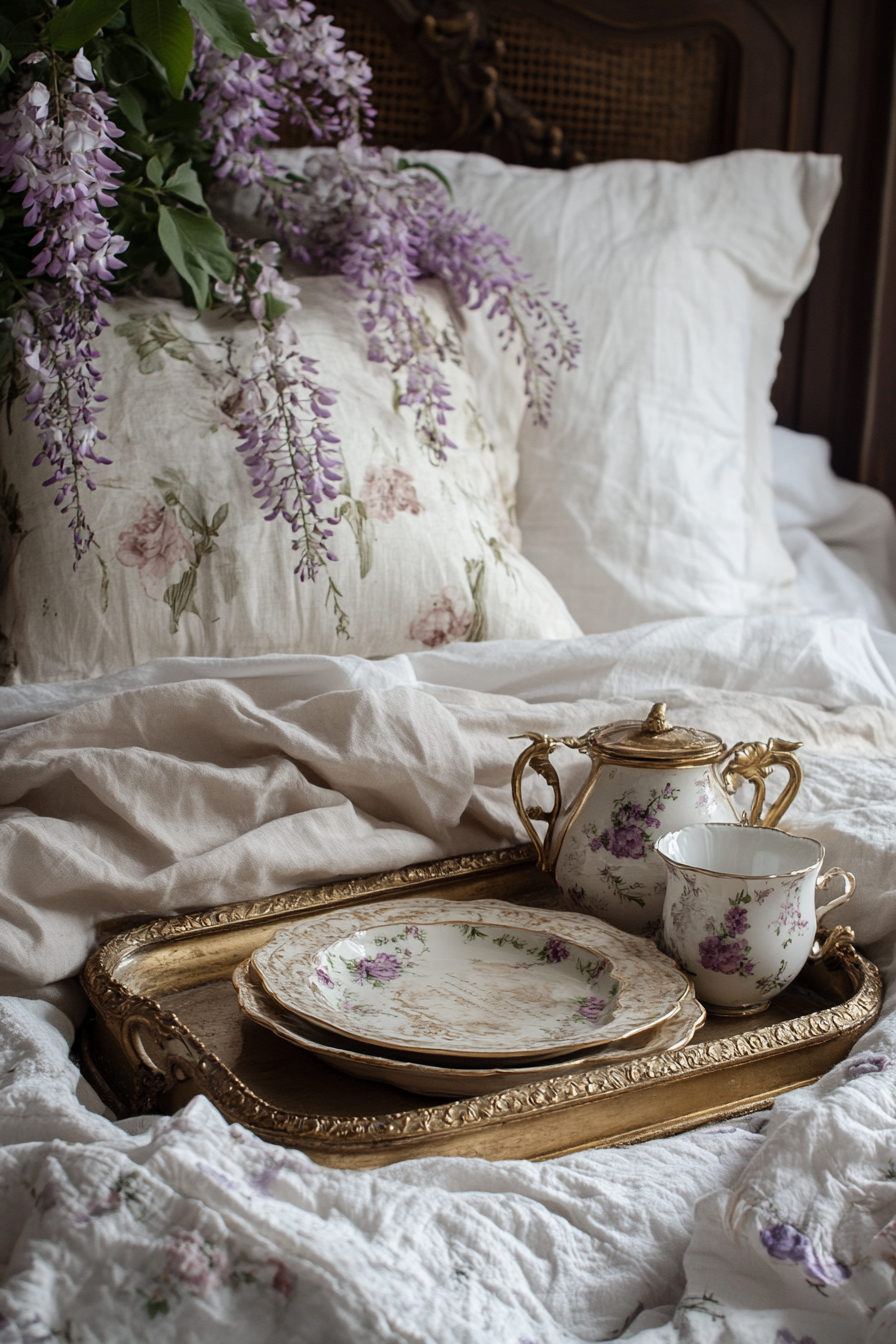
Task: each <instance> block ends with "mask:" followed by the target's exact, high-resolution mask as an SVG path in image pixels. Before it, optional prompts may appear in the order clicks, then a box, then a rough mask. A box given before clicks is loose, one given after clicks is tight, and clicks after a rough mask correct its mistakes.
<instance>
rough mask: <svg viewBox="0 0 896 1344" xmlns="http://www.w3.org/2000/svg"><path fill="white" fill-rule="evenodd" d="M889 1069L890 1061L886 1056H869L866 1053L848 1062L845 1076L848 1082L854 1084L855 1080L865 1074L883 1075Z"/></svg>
mask: <svg viewBox="0 0 896 1344" xmlns="http://www.w3.org/2000/svg"><path fill="white" fill-rule="evenodd" d="M889 1067H890V1061H889V1060H888V1059H887V1056H886V1055H871V1054H868V1053H867V1052H866V1053H864V1054H861V1055H856V1057H855V1059H853V1060H851V1061H850V1064H849V1067H848V1068H847V1070H846V1076H847V1078H848V1079H849V1081H850V1082H854V1081H855V1080H856V1078H861V1077H863V1075H864V1074H866V1073H884V1072H885V1071H886V1070H887V1069H888V1068H889Z"/></svg>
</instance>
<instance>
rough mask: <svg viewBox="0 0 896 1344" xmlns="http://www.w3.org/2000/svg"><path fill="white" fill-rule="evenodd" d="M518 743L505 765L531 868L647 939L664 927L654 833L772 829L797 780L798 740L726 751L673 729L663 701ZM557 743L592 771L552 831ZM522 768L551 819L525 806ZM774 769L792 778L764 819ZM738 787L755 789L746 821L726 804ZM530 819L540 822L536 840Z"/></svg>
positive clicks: (710, 736) (711, 740)
mask: <svg viewBox="0 0 896 1344" xmlns="http://www.w3.org/2000/svg"><path fill="white" fill-rule="evenodd" d="M521 736H523V737H528V738H530V739H531V746H528V747H526V749H525V751H523V753H522V754H521V755H520V757H519V758H518V760H517V762H516V764H515V765H514V767H513V778H512V787H513V801H514V803H515V804H516V809H517V811H518V812H519V814H520V816H521V818H522V821H523V825H524V826H525V828H526V830H527V831H528V833H529V835H530V836H531V837H532V840H533V842H534V844H535V848H536V851H537V853H538V866H539V867H540V868H542V869H544V871H545V872H548V873H553V874H554V876H555V878H556V880H557V884H558V886H559V887H560V889H561V891H562V892H563V893H564V895H565V896H566V898H567V900H569V901H570V903H571V904H572V905H574V906H576V907H577V908H578V909H580V910H586V911H588V912H589V913H590V914H594V915H600V917H601V919H605V920H606V921H607V922H608V923H609V924H614V925H616V927H617V928H620V929H626V930H628V931H629V932H630V933H641V934H646V935H647V936H648V937H655V936H656V935H657V934H658V933H659V932H660V929H661V926H662V910H663V897H664V896H665V892H666V869H665V867H664V865H663V862H662V860H661V858H660V856H659V855H658V854H655V853H654V851H653V847H654V844H655V842H656V841H657V840H658V839H659V838H660V836H661V835H665V834H666V833H667V832H668V831H677V830H680V829H681V827H683V826H690V825H692V824H694V823H695V822H701V821H728V822H730V821H743V822H744V823H746V822H747V821H749V823H750V824H751V825H753V826H774V825H776V823H777V822H778V821H780V819H781V817H782V816H783V815H784V813H785V812H786V811H787V809H788V807H789V806H790V804H791V803H792V802H793V799H794V798H795V797H796V793H797V790H798V789H799V787H800V783H801V781H802V777H803V772H802V768H801V766H800V763H799V761H798V760H797V759H796V757H795V756H794V754H793V753H794V752H795V751H796V750H797V749H798V748H799V747H800V746H801V745H802V744H801V743H800V742H784V741H780V740H779V739H778V738H771V739H770V740H769V741H768V742H765V743H763V742H738V744H737V745H736V746H734V747H731V748H730V749H729V748H728V747H726V746H725V744H724V742H722V740H721V738H718V737H716V736H715V734H714V733H706V732H702V731H701V730H700V729H698V728H676V727H673V726H672V725H671V724H669V723H668V722H667V721H666V706H665V705H664V704H657V705H654V706H653V708H652V709H651V711H650V713H649V714H648V716H647V718H646V719H645V720H644V722H643V723H637V722H633V721H620V722H618V723H611V724H608V725H606V726H605V727H602V728H591V729H589V731H588V732H587V733H585V734H584V736H583V737H556V738H554V737H544V736H543V735H542V734H541V733H523V734H521ZM560 746H564V747H571V748H573V750H575V751H580V752H582V753H583V754H584V755H586V756H589V757H590V758H591V770H590V772H589V775H588V778H587V780H586V781H585V783H584V785H583V787H582V789H581V790H580V792H579V795H578V797H577V798H576V800H575V802H574V803H573V804H572V806H571V807H570V808H569V810H568V812H567V814H566V816H565V817H564V818H563V819H562V821H561V824H560V827H559V830H558V825H557V823H558V820H559V819H560V813H561V811H562V802H561V797H560V780H559V778H558V776H557V771H556V770H555V769H554V766H553V764H552V762H551V760H550V756H551V753H552V752H554V751H556V749H557V748H558V747H560ZM527 765H529V766H531V767H532V769H533V770H534V771H535V772H536V773H537V774H539V775H541V777H542V779H544V780H545V781H546V783H547V784H548V785H549V786H550V788H551V790H552V791H553V794H554V805H553V807H552V808H551V810H550V812H546V811H545V810H544V808H542V807H537V806H533V807H526V806H525V804H524V803H523V799H522V779H523V772H524V771H525V769H526V766H527ZM776 765H782V766H784V768H785V769H786V770H787V772H788V774H789V776H790V778H789V779H788V781H787V783H786V784H785V786H784V788H783V789H782V791H781V793H780V795H779V797H778V798H777V799H776V800H775V802H774V803H773V804H772V806H771V807H770V808H769V810H768V812H767V814H766V816H764V817H763V816H762V815H761V814H762V808H763V805H764V803H765V781H766V779H767V778H768V776H769V775H770V774H771V772H772V770H773V768H774V767H775V766H776ZM742 780H748V781H750V782H751V783H752V784H753V786H754V790H755V791H754V795H753V805H752V808H751V811H750V815H749V817H747V816H746V814H745V813H744V814H742V815H741V816H738V814H737V812H736V810H735V807H734V804H733V803H732V802H731V795H732V794H733V793H734V792H735V791H736V790H737V789H738V787H739V786H740V783H741V781H742ZM534 821H546V822H547V824H548V828H547V831H546V833H545V835H544V837H541V836H540V835H539V834H538V833H537V831H536V830H535V827H534V826H533V824H532V823H533V822H534ZM555 832H557V834H556V835H555Z"/></svg>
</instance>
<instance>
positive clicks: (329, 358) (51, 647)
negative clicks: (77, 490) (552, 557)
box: [0, 277, 580, 682]
mask: <svg viewBox="0 0 896 1344" xmlns="http://www.w3.org/2000/svg"><path fill="white" fill-rule="evenodd" d="M424 288H425V297H426V304H427V311H428V315H429V318H430V321H431V323H432V324H433V330H434V331H436V332H438V333H440V341H441V343H442V344H443V346H444V348H445V349H447V350H448V351H449V358H448V360H447V361H446V365H445V370H446V380H447V382H448V384H449V387H450V393H451V403H452V405H453V408H454V409H453V411H452V412H451V413H450V414H449V417H448V419H449V424H448V432H449V435H450V437H451V439H452V440H453V441H454V443H455V444H456V448H454V449H453V450H450V451H449V454H448V459H447V461H443V462H441V463H435V462H433V461H432V460H431V457H430V456H429V454H428V453H427V450H426V447H425V446H424V445H423V444H421V443H420V442H418V440H417V438H416V436H415V432H414V417H413V413H412V411H411V410H409V409H408V408H406V407H402V406H399V405H397V404H396V402H395V391H394V388H393V384H392V378H391V375H390V373H389V371H388V369H387V368H386V367H385V366H383V365H380V364H374V363H371V362H370V361H369V360H368V359H367V355H366V350H367V337H366V335H365V333H364V331H363V330H362V328H361V326H360V323H359V321H358V318H357V302H356V299H355V298H354V297H353V296H352V295H350V294H349V293H348V292H347V291H346V288H345V285H344V282H343V281H341V280H340V279H338V278H335V277H333V278H331V277H323V278H313V279H306V280H304V281H303V284H302V308H301V311H299V312H297V313H295V314H294V315H293V320H294V323H295V326H296V328H297V330H298V333H299V336H300V338H301V343H302V348H303V351H304V353H305V354H306V355H309V356H312V357H314V358H315V359H317V360H319V362H320V363H319V377H320V381H321V382H322V383H323V384H324V385H326V386H329V387H333V388H337V389H339V398H338V401H337V403H336V405H335V407H334V408H333V418H332V421H331V424H332V427H333V430H334V432H335V433H336V434H337V435H338V437H339V439H340V441H341V451H342V455H343V459H344V465H345V471H344V477H343V481H342V485H341V490H342V493H341V495H340V497H339V499H338V500H337V501H336V502H335V503H334V505H333V513H334V516H336V517H338V519H339V521H338V525H337V526H336V527H335V528H334V534H333V537H332V539H331V541H330V542H329V545H330V546H331V547H332V553H333V555H335V556H336V557H337V558H336V559H335V560H333V561H331V562H328V564H327V565H326V566H325V567H324V568H323V569H322V570H321V571H320V572H319V573H318V575H317V577H316V579H315V581H313V582H312V581H305V582H301V581H300V579H299V577H298V576H297V575H296V574H295V573H294V569H295V563H296V560H295V553H294V551H293V549H292V533H291V530H290V528H289V527H288V526H287V525H285V524H284V523H283V521H282V520H281V519H275V520H273V521H266V520H265V518H264V516H263V514H262V511H261V510H260V508H259V507H258V501H257V500H256V499H255V498H253V486H252V483H251V481H250V479H249V476H248V474H247V472H246V468H245V466H244V464H243V461H242V459H241V457H240V455H239V454H238V453H237V452H236V451H235V450H234V449H235V445H236V443H237V435H236V432H235V429H234V420H233V412H234V410H235V407H236V401H235V399H236V398H238V397H239V396H240V395H241V391H240V373H241V371H242V370H243V369H244V368H245V367H246V366H247V365H248V362H249V360H250V359H251V354H252V349H253V343H254V339H255V334H254V326H253V324H252V323H239V322H236V321H234V320H233V319H232V318H230V317H226V316H221V315H220V314H217V313H213V314H206V315H205V316H203V317H202V318H201V319H197V318H196V316H195V314H193V313H191V312H189V311H188V310H186V309H185V308H183V307H182V306H181V305H180V304H178V303H176V302H174V301H172V300H165V299H146V298H125V299H121V300H120V301H119V302H118V303H117V304H116V305H115V306H114V307H108V308H107V309H106V316H107V317H108V319H109V322H110V325H109V327H108V328H107V329H106V331H105V332H104V333H103V337H102V339H101V341H100V361H101V367H102V370H103V387H102V390H103V392H104V393H105V394H106V396H107V397H108V402H107V403H106V409H105V411H104V413H103V416H102V421H103V424H102V428H103V429H104V430H105V432H106V434H107V436H108V441H109V446H110V448H111V450H112V451H111V452H110V453H109V456H110V457H111V458H113V465H111V466H107V467H100V468H98V469H97V471H96V473H95V476H96V486H97V488H96V490H95V492H93V493H92V494H91V495H89V497H88V499H87V502H86V511H87V517H88V521H89V523H90V526H91V527H92V528H93V529H94V532H95V534H96V538H97V541H98V543H99V546H98V548H97V550H96V551H95V553H94V554H90V555H88V556H87V558H86V559H85V560H83V561H82V563H81V566H80V569H79V571H78V572H77V573H75V572H73V569H72V548H71V540H70V533H69V530H68V528H67V526H66V519H65V518H64V517H62V516H60V514H59V511H58V510H57V509H56V508H54V505H53V491H52V489H45V488H43V487H42V484H41V482H42V480H43V478H44V476H45V474H46V472H45V470H41V469H40V468H38V469H35V468H33V467H32V465H31V464H32V462H33V459H34V457H35V455H36V452H37V447H38V445H37V441H36V436H35V435H34V432H33V430H32V429H31V426H30V425H27V424H25V423H24V422H23V420H22V417H23V415H24V412H25V409H26V408H25V407H24V403H23V402H22V401H18V402H16V403H14V405H13V408H12V415H13V421H14V427H13V433H12V436H11V438H10V439H9V441H8V443H7V445H6V447H5V449H4V471H5V476H6V479H5V480H4V481H3V482H2V491H3V500H4V503H5V513H6V517H7V532H6V541H7V546H6V549H7V551H8V552H9V553H11V566H10V576H9V583H8V587H7V591H6V596H5V599H4V606H3V609H2V617H0V627H2V630H3V631H4V634H5V636H6V640H7V663H8V666H9V669H10V673H9V679H11V680H13V681H18V682H30V681H56V680H60V679H67V678H74V677H86V676H94V675H99V674H102V673H107V672H112V671H118V670H120V669H122V668H125V667H129V666H132V665H135V664H139V663H141V662H144V661H146V660H148V659H151V658H158V657H164V656H169V655H181V656H182V655H196V656H237V655H246V654H265V653H278V652H293V653H324V654H337V653H355V654H360V655H364V656H371V655H373V656H376V655H386V654H392V653H397V652H401V651H409V650H415V649H425V648H430V649H431V648H437V647H439V646H440V645H442V644H447V643H449V642H450V641H452V640H483V639H500V638H530V637H531V638H535V637H549V638H551V637H552V638H564V637H567V636H571V635H576V634H578V633H580V632H579V629H578V626H577V625H576V624H575V622H574V621H573V620H572V618H571V616H570V615H569V613H568V612H567V610H566V608H565V606H564V605H563V603H562V601H561V600H560V598H559V597H558V596H557V594H556V593H555V592H554V590H553V588H552V587H551V586H550V584H549V583H548V581H547V580H546V579H545V578H544V577H543V576H542V575H541V574H540V573H539V572H538V571H537V570H536V569H535V568H534V567H533V566H532V565H531V564H530V563H529V562H528V561H526V560H524V559H523V557H522V556H521V555H520V553H519V551H518V549H517V544H518V540H519V535H518V532H517V528H516V525H515V523H514V507H513V490H514V485H515V477H516V461H515V458H514V457H513V456H512V455H508V454H507V453H506V452H505V453H504V455H503V456H502V455H500V454H499V453H497V452H496V451H495V449H494V448H493V446H492V442H491V440H490V437H489V434H488V432H487V430H486V427H485V423H484V420H483V416H482V414H481V413H480V410H479V407H478V404H477V400H476V394H475V391H474V384H473V382H472V380H471V377H470V374H469V372H468V369H467V367H466V363H465V360H464V356H463V353H462V346H461V341H460V332H459V330H458V324H459V322H460V321H461V319H459V318H458V317H457V316H456V315H455V314H454V313H453V312H452V310H450V309H449V306H448V304H447V302H446V301H445V299H444V298H443V296H442V292H441V290H440V289H439V288H438V287H436V286H434V285H433V286H425V287H424Z"/></svg>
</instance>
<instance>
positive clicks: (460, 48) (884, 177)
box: [287, 0, 896, 498]
mask: <svg viewBox="0 0 896 1344" xmlns="http://www.w3.org/2000/svg"><path fill="white" fill-rule="evenodd" d="M319 8H320V9H321V10H322V11H324V12H326V13H332V14H333V15H334V16H335V18H336V20H337V21H338V22H339V23H340V24H341V25H342V26H343V27H344V28H345V30H346V39H347V42H348V45H349V46H350V47H352V48H353V49H355V50H357V51H362V52H364V54H365V55H367V56H368V57H369V59H370V61H371V64H372V67H373V101H374V106H375V107H376V108H377V110H378V114H379V115H378V119H377V126H376V134H375V136H374V140H375V142H376V143H379V144H391V145H398V146H400V147H402V148H407V149H429V148H434V147H445V148H456V149H480V150H484V151H486V152H487V153H490V154H494V155H496V156H497V157H499V158H502V159H505V160H506V161H508V162H516V163H528V164H533V165H536V166H553V167H560V168H566V167H570V166H572V165H574V164H576V163H583V162H596V161H599V160H604V159H612V158H662V159H673V160H677V161H679V162H684V161H686V160H689V159H696V158H701V157H704V156H706V155H709V154H718V153H724V152H725V151H726V150H729V149H746V148H763V149H797V150H804V149H810V150H817V151H820V152H824V153H836V154H841V155H842V156H843V190H842V193H841V196H840V198H839V200H838V202H837V205H836V207H835V210H834V214H833V216H832V218H831V221H830V223H829V225H828V228H827V230H826V232H825V235H824V239H823V243H822V253H821V261H820V263H819V267H818V272H817V275H816V277H815V280H814V281H813V283H812V286H811V288H810V290H809V292H808V294H807V295H806V297H805V298H804V299H803V300H802V301H801V303H800V304H799V305H798V306H797V308H796V309H795V311H794V313H793V314H792V316H791V318H790V320H789V322H788V324H787V328H786V331H785V337H784V346H783V353H782V359H781V366H780V371H779V376H778V380H777V383H776V385H775V390H774V394H773V397H774V401H775V405H776V407H777V408H778V413H779V417H780V419H781V421H782V423H784V424H785V425H789V426H791V427H792V428H794V429H801V430H805V431H807V432H812V433H817V434H823V435H824V436H825V437H826V438H828V439H830V440H831V442H832V444H833V446H834V465H835V468H836V470H837V471H838V472H839V473H840V474H841V475H844V476H849V477H852V478H854V479H861V480H866V481H869V482H870V483H871V484H874V485H877V486H879V487H880V488H881V489H884V490H886V491H887V492H888V493H889V494H890V495H891V496H892V497H894V498H896V218H894V217H893V214H892V201H891V197H892V195H893V191H894V182H893V179H894V176H896V163H894V146H893V140H894V137H893V134H892V121H893V117H892V107H893V61H894V52H896V3H894V0H320V4H319ZM287 143H288V142H287Z"/></svg>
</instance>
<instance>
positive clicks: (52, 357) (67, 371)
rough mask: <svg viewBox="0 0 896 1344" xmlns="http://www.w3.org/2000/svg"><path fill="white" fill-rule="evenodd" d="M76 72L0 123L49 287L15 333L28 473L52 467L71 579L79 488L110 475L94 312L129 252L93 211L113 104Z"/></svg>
mask: <svg viewBox="0 0 896 1344" xmlns="http://www.w3.org/2000/svg"><path fill="white" fill-rule="evenodd" d="M40 63H41V64H42V65H45V64H47V62H46V61H41V62H40ZM30 64H32V65H33V64H35V62H34V60H33V59H32V60H31V61H30ZM73 65H74V70H73V76H77V78H75V77H71V78H62V79H57V80H55V81H54V82H55V85H56V92H55V95H51V93H50V90H49V89H48V88H47V87H46V85H45V84H43V83H41V82H40V80H39V79H35V80H34V82H33V83H32V84H31V86H30V88H28V89H27V90H26V91H25V92H24V93H23V94H22V96H21V97H20V98H19V99H18V100H17V102H16V104H15V106H14V107H12V108H11V109H10V110H9V111H7V112H4V113H3V114H2V115H0V174H3V175H4V176H7V177H10V178H12V179H13V181H12V190H13V191H15V192H24V197H23V200H22V206H23V209H24V211H25V216H24V222H25V224H26V226H27V227H28V228H29V229H31V228H33V229H34V230H35V232H34V235H33V237H32V238H31V239H30V245H31V246H32V247H33V248H39V249H40V250H39V251H38V253H37V255H36V256H35V257H34V259H33V265H32V267H31V270H30V271H29V276H31V277H35V278H36V277H44V276H46V277H48V278H47V279H46V280H43V279H41V280H40V281H39V283H37V284H35V285H34V286H33V287H32V288H31V289H30V290H29V291H28V293H27V295H26V296H25V299H24V302H23V303H22V304H21V306H20V307H19V308H18V309H17V311H16V313H15V316H14V319H13V328H12V329H13V335H14V338H15V340H16V343H17V345H18V348H19V351H20V353H21V359H22V367H23V369H24V376H25V379H26V382H27V385H28V386H27V391H26V392H25V401H26V402H27V403H28V405H29V407H30V410H29V411H28V414H27V417H26V418H27V419H29V420H32V421H33V422H34V424H35V425H36V427H37V430H38V433H39V435H40V440H41V445H42V447H41V451H40V453H39V454H38V456H37V457H36V458H35V463H34V465H35V466H39V465H40V464H41V463H43V462H46V463H47V464H48V466H49V467H50V469H51V474H50V476H49V477H48V478H47V480H46V481H45V482H44V484H45V485H47V486H55V487H56V489H57V493H56V503H57V505H59V507H60V508H61V510H62V512H63V513H67V514H70V515H71V516H70V518H69V527H70V528H71V529H72V536H73V541H74V551H75V567H76V568H77V565H78V562H79V560H80V559H81V557H82V556H83V555H84V554H85V552H86V551H87V549H88V548H89V546H90V545H91V542H92V541H93V533H92V531H91V530H90V527H89V525H88V522H87V519H86V517H85V514H84V507H83V501H82V497H81V488H82V486H87V487H88V489H90V490H93V489H95V482H94V480H93V478H92V476H91V475H90V470H91V468H90V463H91V462H92V463H96V464H101V465H108V464H109V458H107V457H104V456H102V454H101V453H99V452H98V451H97V443H98V441H100V440H102V439H104V438H105V435H104V434H102V433H101V432H100V430H99V429H98V428H97V424H96V416H95V413H96V409H97V404H98V403H99V402H100V401H102V397H101V396H100V394H99V392H98V391H97V387H98V384H99V381H100V372H99V369H98V368H97V367H96V360H97V358H98V351H97V350H96V348H95V346H94V344H93V342H94V341H95V340H96V338H97V336H98V335H99V333H100V331H101V330H102V328H103V327H104V326H105V325H106V322H105V319H104V318H103V316H102V314H101V313H100V308H99V301H100V299H101V298H108V297H109V292H108V290H107V288H106V285H107V284H108V283H109V282H110V281H111V280H113V279H114V272H115V271H116V270H118V269H120V268H121V267H122V265H123V262H121V261H120V260H119V259H118V253H120V252H122V251H123V250H124V249H125V247H126V246H127V244H126V242H125V240H124V239H123V238H121V237H119V236H117V235H116V234H114V233H113V232H112V230H111V229H110V227H109V224H108V221H107V220H106V218H105V217H104V215H103V214H102V210H101V208H102V207H106V208H108V207H110V206H113V205H114V204H115V197H114V192H115V178H114V176H113V174H115V173H118V172H120V169H119V168H118V167H117V165H116V164H115V162H114V161H113V160H112V159H111V158H110V157H109V154H108V152H107V151H109V150H112V149H114V147H115V139H116V138H117V137H118V136H120V135H121V131H120V130H118V128H117V127H116V126H114V125H113V124H112V123H111V122H110V121H109V117H108V112H109V109H110V108H111V107H112V105H113V104H112V99H111V98H109V97H108V96H107V95H106V94H105V93H103V92H101V91H100V92H96V93H95V92H94V91H93V90H91V89H90V88H89V86H88V85H87V84H86V83H85V82H84V81H85V80H92V79H93V71H92V69H91V68H90V64H89V62H88V61H86V60H85V59H84V57H83V56H80V55H79V56H77V57H75V60H74V63H73ZM54 104H55V105H54Z"/></svg>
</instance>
